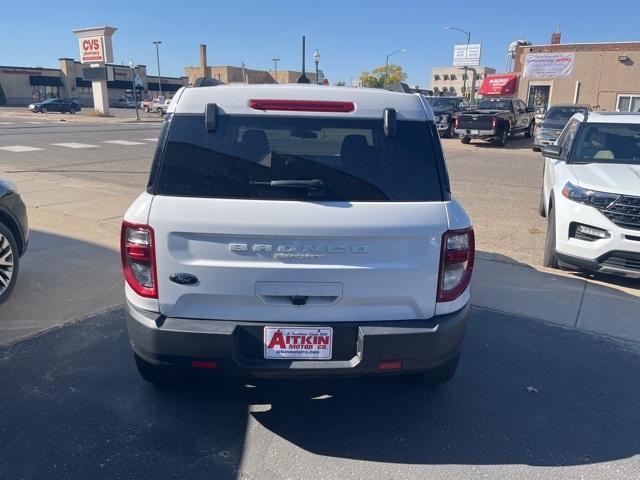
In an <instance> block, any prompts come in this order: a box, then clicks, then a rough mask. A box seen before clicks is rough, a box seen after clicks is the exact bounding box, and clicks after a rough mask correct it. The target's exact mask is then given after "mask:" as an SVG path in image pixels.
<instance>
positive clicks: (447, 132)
mask: <svg viewBox="0 0 640 480" xmlns="http://www.w3.org/2000/svg"><path fill="white" fill-rule="evenodd" d="M444 137H445V138H453V122H451V123H450V124H449V127H448V128H447V129H446V130H445V131H444Z"/></svg>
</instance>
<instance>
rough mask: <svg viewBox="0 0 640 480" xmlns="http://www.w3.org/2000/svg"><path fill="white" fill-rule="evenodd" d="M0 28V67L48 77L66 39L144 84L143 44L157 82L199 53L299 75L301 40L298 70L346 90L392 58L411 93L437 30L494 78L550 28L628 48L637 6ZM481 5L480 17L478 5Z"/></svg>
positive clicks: (46, 15)
mask: <svg viewBox="0 0 640 480" xmlns="http://www.w3.org/2000/svg"><path fill="white" fill-rule="evenodd" d="M2 3H3V6H2V9H1V10H2V12H1V17H0V65H16V66H43V67H57V65H58V61H57V59H58V58H59V57H73V58H76V59H77V58H78V57H79V53H78V43H77V40H76V39H75V37H74V35H73V33H72V32H71V30H73V29H74V28H82V27H93V26H101V25H110V26H114V27H117V28H118V31H117V32H116V33H115V35H114V37H113V39H114V56H115V58H114V60H115V61H116V63H120V62H121V61H124V62H126V63H128V62H129V60H131V59H133V60H134V61H135V62H137V63H140V64H146V65H147V66H148V72H149V73H151V74H155V73H156V67H155V50H154V46H153V45H152V43H151V42H152V41H153V40H162V42H163V44H162V46H161V58H160V61H161V70H162V73H163V75H174V76H178V75H183V74H184V67H185V66H191V65H197V64H198V45H199V44H200V43H206V44H208V56H209V64H210V65H222V64H226V65H239V64H240V62H241V61H243V60H244V62H245V64H246V65H247V67H249V68H258V69H267V68H272V66H273V63H272V62H271V58H273V57H279V58H280V59H281V61H280V63H279V66H278V69H283V70H284V69H291V70H293V69H299V68H300V38H301V36H302V34H306V36H307V59H308V63H307V68H308V69H309V70H311V69H313V68H314V67H313V64H312V62H311V61H310V57H311V54H312V53H313V50H314V49H315V48H317V49H318V50H319V52H320V54H321V61H320V66H321V68H322V69H323V70H324V72H325V74H326V75H327V77H328V78H329V79H330V81H331V82H335V81H338V80H344V81H349V78H350V77H354V78H355V77H357V76H358V75H359V73H360V72H361V71H363V70H370V69H371V68H373V67H376V66H379V65H382V64H384V61H385V56H386V54H387V53H390V52H392V51H394V50H397V49H402V48H405V49H407V52H406V53H401V54H398V55H395V56H394V57H392V60H393V62H394V63H398V64H400V65H402V66H403V68H404V69H405V71H406V72H407V73H408V75H409V83H410V84H411V85H416V84H419V85H421V86H426V85H428V83H429V80H428V76H429V75H430V71H431V67H433V66H438V65H449V64H450V62H451V55H452V49H453V44H454V43H464V42H465V41H466V38H465V36H464V35H463V34H462V33H459V32H455V31H444V30H442V27H445V26H447V25H452V26H456V27H459V28H462V29H465V30H471V42H472V43H475V42H479V43H482V44H483V52H482V64H483V65H487V66H491V67H494V68H496V69H497V70H498V71H502V70H504V68H505V64H506V48H507V45H508V44H509V42H511V41H513V40H516V39H519V38H524V39H527V40H530V41H531V42H533V43H548V42H549V37H550V34H551V32H552V31H553V30H555V29H556V28H557V27H558V25H560V28H561V31H562V40H563V42H599V41H632V40H640V31H639V28H638V20H639V19H640V1H639V0H610V1H608V2H601V1H596V0H583V1H578V0H555V1H547V0H534V1H522V0H503V1H502V2H499V1H496V0H476V1H468V0H457V1H440V2H435V1H427V0H423V1H418V0H405V1H392V0H387V1H378V0H370V1H361V0H340V1H334V0H320V1H315V2H310V1H292V0H277V1H268V0H262V1H258V0H227V1H214V0H182V1H176V0H173V1H163V0H156V1H143V0H138V1H136V0H127V1H121V0H109V1H108V2H104V3H105V5H106V6H105V8H104V10H102V11H101V10H100V8H98V7H96V5H99V4H100V3H99V2H96V1H91V2H90V1H83V2H79V1H75V0H69V1H67V0H65V1H60V0H58V1H55V0H53V1H51V0H49V1H46V2H45V1H41V0H30V1H12V0H6V1H4V2H2ZM483 5H485V6H490V8H489V7H487V8H484V9H483V8H482V6H483Z"/></svg>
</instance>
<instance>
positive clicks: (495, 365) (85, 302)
mask: <svg viewBox="0 0 640 480" xmlns="http://www.w3.org/2000/svg"><path fill="white" fill-rule="evenodd" d="M55 118H56V117H54V116H50V117H47V116H44V118H43V116H36V117H35V118H34V119H33V120H31V119H30V118H28V117H27V118H24V117H15V118H13V117H10V116H3V117H0V177H2V178H9V179H12V180H14V181H15V182H17V183H18V186H19V188H20V190H21V192H22V195H23V197H24V199H25V202H26V203H27V204H28V206H29V216H30V221H31V226H32V235H33V237H32V241H31V245H30V250H29V253H28V255H27V256H25V257H24V262H23V264H22V271H21V277H20V281H19V283H18V285H17V288H16V290H15V291H14V294H13V296H12V297H11V298H10V299H9V301H8V302H6V303H5V304H3V305H2V307H1V308H0V478H2V479H4V478H11V479H13V478H34V479H35V478H152V477H159V478H167V477H168V478H186V477H189V478H215V479H219V478H220V479H226V478H237V479H246V480H248V479H280V478H292V479H293V478H296V479H297V478H327V479H329V478H335V479H343V478H363V477H370V478H384V479H391V478H393V479H405V478H407V479H408V478H420V479H423V478H439V479H440V478H451V479H466V478H469V479H471V478H473V479H476V478H491V479H502V478H504V479H507V478H508V479H512V478H527V479H530V478H531V479H547V478H549V479H564V478H567V479H569V478H571V479H573V478H583V479H592V478H593V479H599V478H603V479H604V478H607V479H609V478H616V479H636V478H638V471H640V461H639V459H640V456H639V453H640V450H639V449H640V442H639V439H640V437H639V436H638V435H637V430H638V429H637V425H640V417H639V413H638V409H637V408H635V405H636V404H637V403H638V401H639V400H640V385H639V384H638V382H637V381H636V377H637V371H638V365H639V359H640V357H639V354H640V351H639V350H638V348H639V347H638V345H640V343H638V342H635V341H633V338H635V337H634V335H637V333H638V332H640V328H639V326H638V316H637V305H638V303H637V302H638V298H637V295H638V284H637V283H628V282H626V283H625V282H618V281H614V280H612V279H595V280H593V281H592V280H591V279H584V278H582V277H580V276H576V275H567V274H558V273H557V272H548V271H544V270H543V269H540V268H539V265H540V259H541V256H542V249H543V245H544V235H545V231H546V222H545V221H544V219H542V218H540V217H539V216H538V214H537V202H538V194H539V189H540V181H541V173H542V158H541V157H540V155H539V154H536V153H533V152H532V151H531V150H530V149H529V148H528V147H529V145H528V141H527V140H524V139H520V138H514V139H512V141H510V142H509V144H508V145H507V147H506V148H504V149H498V148H493V147H491V146H490V145H489V144H486V143H483V142H478V143H477V144H475V143H472V144H471V145H462V144H460V142H458V141H457V140H450V139H446V140H444V141H443V145H444V148H445V153H446V156H447V162H448V166H449V171H450V176H451V180H452V187H453V190H454V193H455V195H456V196H457V197H458V198H459V199H460V200H461V201H462V203H463V204H464V206H465V208H466V209H467V211H468V212H469V213H470V215H471V216H472V218H473V221H474V228H475V230H476V235H477V247H478V250H479V260H480V261H479V263H478V265H477V269H476V275H475V280H474V299H473V300H474V307H473V309H472V314H471V315H472V316H471V325H470V331H469V335H468V338H467V342H466V346H465V351H464V358H463V363H462V367H461V370H460V372H459V375H458V376H457V377H456V379H455V380H454V381H453V382H452V383H450V384H448V385H446V386H444V387H441V388H437V389H434V388H429V387H424V386H417V385H414V384H411V383H410V382H408V381H402V380H399V379H390V380H383V379H377V380H363V381H357V382H348V383H347V382H342V383H341V382H335V383H322V384H313V383H300V382H295V383H269V382H266V383H265V382H263V383H261V384H259V385H252V386H245V385H242V384H239V383H237V382H216V381H214V382H211V381H209V382H199V383H190V384H187V385H182V386H180V387H179V388H173V389H170V390H168V391H157V390H155V389H154V388H153V387H151V386H150V385H147V384H145V383H143V382H142V381H141V380H140V379H139V378H138V375H137V372H136V371H135V367H134V364H133V361H132V357H131V353H130V351H129V347H128V344H127V337H126V329H125V325H124V320H123V311H122V299H123V292H122V281H121V277H120V272H119V270H120V267H119V256H118V253H117V249H118V234H119V225H120V221H121V217H122V214H123V212H124V209H125V208H126V207H127V206H128V204H129V203H130V202H131V200H132V199H133V198H135V196H136V195H137V194H138V193H139V192H140V191H142V190H143V188H144V185H145V183H146V179H147V171H148V169H149V165H150V162H151V158H152V155H153V151H154V148H155V138H156V137H157V134H158V131H159V127H160V124H159V123H156V122H149V123H144V122H141V123H136V122H133V121H132V120H131V119H129V118H123V119H120V121H117V122H116V121H110V122H107V121H105V122H104V123H101V121H99V120H93V121H91V122H86V123H84V122H77V123H75V122H60V121H58V120H55V121H54V119H55ZM27 122H37V123H27ZM6 147H12V148H6ZM14 147H23V148H14ZM623 306H624V308H622V307H623ZM603 311H606V312H607V315H606V316H604V315H602V312H603ZM603 318H604V320H605V321H604V322H603ZM589 322H591V323H589ZM581 327H582V328H581ZM614 327H615V328H614ZM616 328H617V330H616ZM38 332H40V333H38ZM593 332H598V334H594V333H593ZM612 332H613V333H612ZM34 334H37V335H35V336H34ZM603 334H604V335H603ZM611 337H613V338H611ZM625 339H626V341H625Z"/></svg>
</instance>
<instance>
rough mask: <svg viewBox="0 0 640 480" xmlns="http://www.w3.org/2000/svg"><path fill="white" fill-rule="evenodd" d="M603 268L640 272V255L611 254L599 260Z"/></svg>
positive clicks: (631, 253) (630, 253)
mask: <svg viewBox="0 0 640 480" xmlns="http://www.w3.org/2000/svg"><path fill="white" fill-rule="evenodd" d="M600 263H601V264H602V265H603V266H607V267H611V268H624V269H625V270H634V271H637V272H640V253H633V252H611V253H608V254H607V255H606V256H605V257H604V258H602V259H601V260H600Z"/></svg>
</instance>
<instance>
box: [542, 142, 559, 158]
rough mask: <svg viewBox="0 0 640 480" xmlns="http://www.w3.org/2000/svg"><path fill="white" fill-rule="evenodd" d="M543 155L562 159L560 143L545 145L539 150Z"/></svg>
mask: <svg viewBox="0 0 640 480" xmlns="http://www.w3.org/2000/svg"><path fill="white" fill-rule="evenodd" d="M540 152H541V153H542V156H543V157H548V158H554V159H556V160H563V158H562V147H561V146H560V145H547V146H546V147H542V149H541V150H540Z"/></svg>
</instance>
